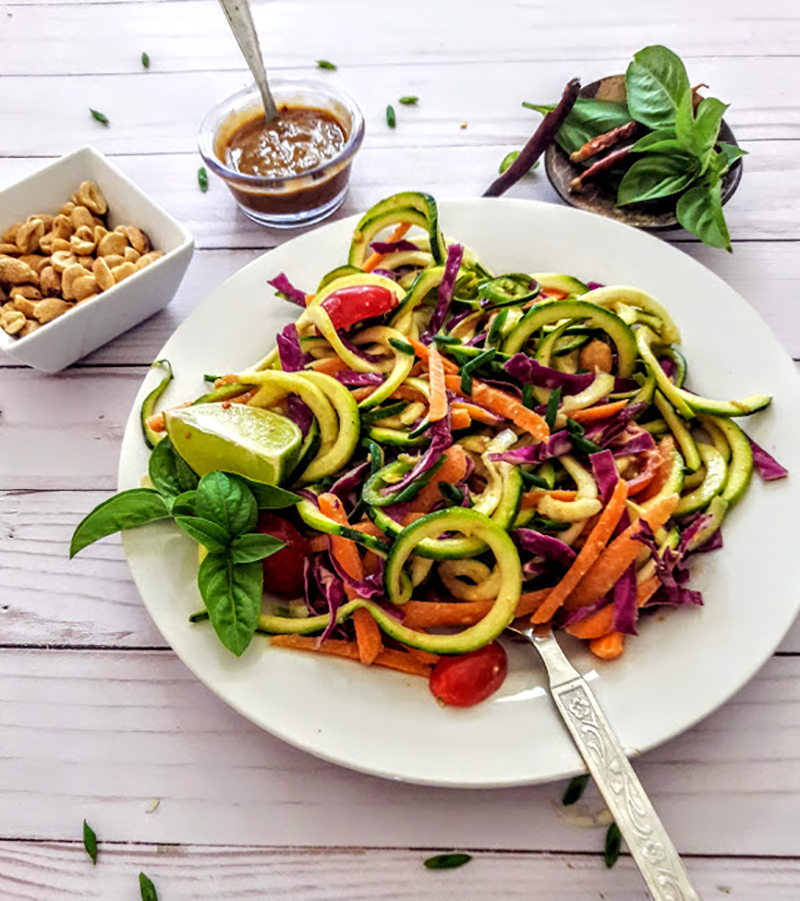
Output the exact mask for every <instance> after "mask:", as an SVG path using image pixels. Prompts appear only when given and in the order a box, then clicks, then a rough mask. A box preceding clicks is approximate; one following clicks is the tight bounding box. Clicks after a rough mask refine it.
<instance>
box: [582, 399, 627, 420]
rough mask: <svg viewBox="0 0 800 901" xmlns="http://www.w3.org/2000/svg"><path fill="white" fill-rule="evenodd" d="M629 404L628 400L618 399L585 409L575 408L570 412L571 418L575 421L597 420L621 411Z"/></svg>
mask: <svg viewBox="0 0 800 901" xmlns="http://www.w3.org/2000/svg"><path fill="white" fill-rule="evenodd" d="M627 406H628V401H627V400H617V401H614V403H611V404H601V405H600V406H599V407H587V408H586V409H585V410H575V412H574V413H570V414H569V418H570V419H574V420H575V422H596V421H597V420H598V419H605V418H606V417H608V416H613V415H614V414H615V413H619V411H620V410H622V409H624V408H625V407H627Z"/></svg>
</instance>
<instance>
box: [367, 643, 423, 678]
mask: <svg viewBox="0 0 800 901" xmlns="http://www.w3.org/2000/svg"><path fill="white" fill-rule="evenodd" d="M375 665H376V666H385V667H386V668H387V669H393V670H397V671H398V672H400V673H408V675H410V676H424V677H425V678H426V679H427V678H429V676H430V674H431V667H430V665H429V664H427V663H422V661H420V660H417V659H415V658H414V657H413V656H412V655H411V654H409V653H408V652H407V651H395V650H394V649H392V648H386V649H385V650H383V651H381V652H380V654H378V656H377V657H376V658H375Z"/></svg>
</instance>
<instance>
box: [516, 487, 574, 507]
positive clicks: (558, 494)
mask: <svg viewBox="0 0 800 901" xmlns="http://www.w3.org/2000/svg"><path fill="white" fill-rule="evenodd" d="M577 496H578V492H577V491H571V490H569V489H563V490H562V489H554V490H553V491H549V490H548V489H546V488H534V489H533V490H532V491H526V492H525V494H523V495H522V502H521V504H520V509H521V510H530V509H531V508H532V507H535V506H536V504H537V503H538V502H539V501H540V500H541V499H542V498H543V497H552V498H553V500H556V501H574V500H575V498H576V497H577Z"/></svg>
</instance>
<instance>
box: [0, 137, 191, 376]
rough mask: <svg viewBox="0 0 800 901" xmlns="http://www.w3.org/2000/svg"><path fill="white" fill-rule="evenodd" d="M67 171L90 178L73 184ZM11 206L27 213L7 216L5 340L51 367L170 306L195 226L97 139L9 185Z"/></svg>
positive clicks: (1, 255) (0, 252) (2, 234)
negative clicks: (189, 227) (146, 189)
mask: <svg viewBox="0 0 800 901" xmlns="http://www.w3.org/2000/svg"><path fill="white" fill-rule="evenodd" d="M59 170H64V171H59ZM67 171H70V172H73V171H74V172H75V173H76V174H80V175H86V176H87V177H84V178H81V179H80V180H79V181H75V182H73V184H72V185H69V184H68V185H67V186H66V190H65V187H64V185H65V180H66V175H67ZM37 184H38V189H37ZM42 189H44V190H42ZM53 190H60V191H61V196H60V198H58V199H54V200H52V201H51V202H50V203H43V202H41V201H42V200H44V198H45V197H48V198H49V197H52V196H53ZM26 200H28V201H29V202H31V206H29V207H27V208H25V207H24V204H25V202H26ZM34 201H39V202H38V203H34ZM9 209H13V210H17V211H18V210H22V212H23V215H22V216H20V215H19V214H18V217H17V218H15V219H14V220H13V221H0V349H2V350H4V351H5V352H6V353H8V354H10V355H11V356H12V357H15V358H16V359H19V360H20V361H21V362H24V363H27V364H28V365H30V366H33V367H35V368H36V369H40V370H42V371H44V372H57V371H59V370H61V369H63V368H64V367H65V366H68V365H69V364H70V363H73V362H74V361H75V360H77V359H80V358H81V357H83V356H85V355H86V354H87V353H90V352H91V351H93V350H95V349H97V348H98V347H100V346H101V345H102V344H105V343H106V342H107V341H109V340H111V339H112V338H114V337H116V336H117V335H119V334H121V333H122V332H123V331H126V330H127V329H129V328H131V327H132V326H134V325H136V324H138V323H139V322H141V321H142V320H143V319H145V318H147V317H148V316H150V315H152V314H153V313H155V312H157V311H158V310H160V309H161V308H163V307H164V306H166V304H167V303H168V302H169V301H170V300H171V299H172V296H173V294H174V293H175V290H176V289H177V287H178V284H179V283H180V280H181V278H182V277H183V274H184V272H185V270H186V267H187V266H188V263H189V259H190V258H191V253H192V239H191V236H190V235H189V234H188V232H186V230H185V229H183V227H182V226H180V224H179V223H177V222H176V221H175V220H173V219H172V218H171V217H170V216H169V215H168V214H167V213H166V212H165V211H163V210H161V209H160V207H158V206H157V205H156V204H154V203H153V201H151V200H150V199H149V198H147V197H146V195H144V194H143V192H141V191H140V190H139V189H138V188H137V187H136V186H135V185H134V184H133V183H132V182H130V181H129V180H128V179H127V178H126V176H124V175H123V174H122V173H121V172H120V171H119V170H117V169H116V168H115V167H113V166H112V164H111V163H109V162H108V160H106V159H105V157H103V156H102V154H100V153H99V152H98V151H96V150H94V149H93V148H83V149H82V150H80V151H77V152H76V153H75V154H71V155H70V156H68V157H64V158H62V159H61V160H59V161H58V162H57V163H55V164H52V165H51V166H49V167H47V169H45V170H42V171H41V172H39V173H36V174H35V175H33V176H31V177H30V178H29V179H26V180H25V181H23V182H19V183H18V184H17V185H14V186H12V187H11V188H8V189H7V190H6V191H3V192H0V211H2V215H3V217H5V216H6V215H7V213H6V211H7V210H9Z"/></svg>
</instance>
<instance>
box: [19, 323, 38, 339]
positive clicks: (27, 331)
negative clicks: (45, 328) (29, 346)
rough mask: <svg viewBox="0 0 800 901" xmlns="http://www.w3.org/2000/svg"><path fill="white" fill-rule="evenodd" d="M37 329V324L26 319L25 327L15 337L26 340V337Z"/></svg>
mask: <svg viewBox="0 0 800 901" xmlns="http://www.w3.org/2000/svg"><path fill="white" fill-rule="evenodd" d="M37 328H39V323H38V322H34V320H33V319H26V320H25V325H23V326H22V328H21V329H20V330H19V332H18V333H17V337H18V338H27V337H28V335H30V334H31V332H35V331H36V329H37Z"/></svg>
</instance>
